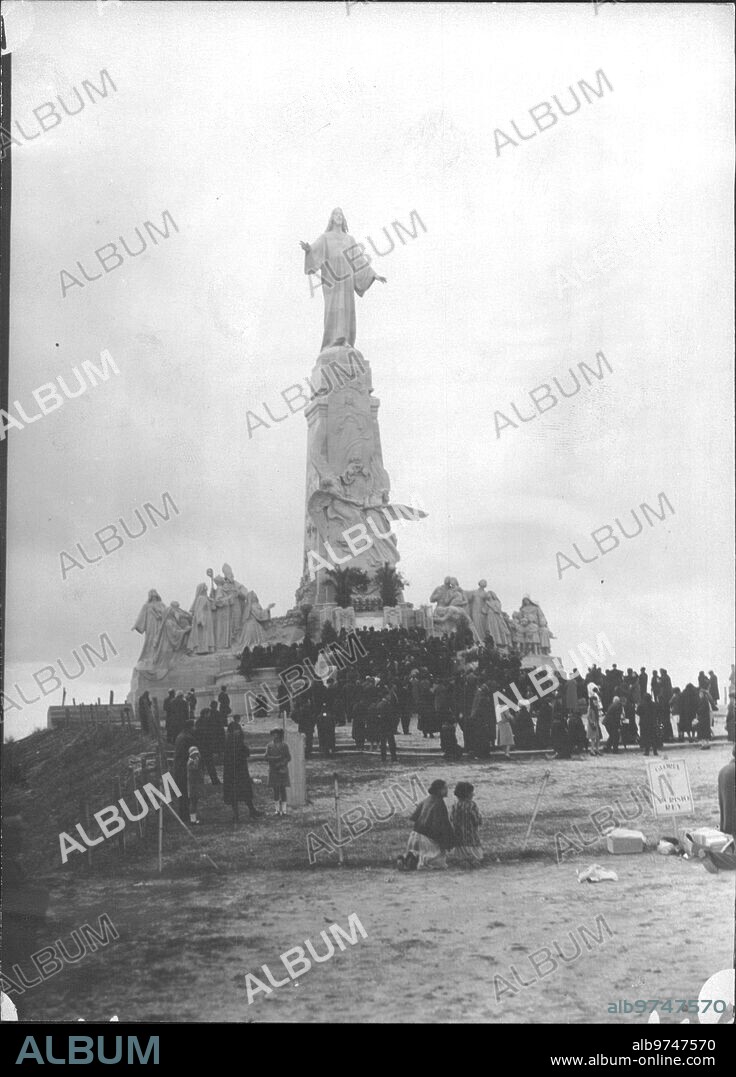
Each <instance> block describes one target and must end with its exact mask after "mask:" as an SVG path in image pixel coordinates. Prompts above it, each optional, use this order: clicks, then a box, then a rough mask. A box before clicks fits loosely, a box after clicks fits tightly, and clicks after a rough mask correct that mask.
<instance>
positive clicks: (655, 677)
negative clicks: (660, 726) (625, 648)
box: [649, 669, 659, 703]
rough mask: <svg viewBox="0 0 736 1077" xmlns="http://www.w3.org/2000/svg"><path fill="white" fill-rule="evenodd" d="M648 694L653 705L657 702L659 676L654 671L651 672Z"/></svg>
mask: <svg viewBox="0 0 736 1077" xmlns="http://www.w3.org/2000/svg"><path fill="white" fill-rule="evenodd" d="M649 694H650V696H651V697H652V699H653V700H654V702H655V703H657V702H658V701H659V674H658V673H657V671H656V669H653V670H652V687H651V690H650V692H649Z"/></svg>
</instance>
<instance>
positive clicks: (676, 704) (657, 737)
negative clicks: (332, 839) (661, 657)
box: [244, 629, 733, 760]
mask: <svg viewBox="0 0 736 1077" xmlns="http://www.w3.org/2000/svg"><path fill="white" fill-rule="evenodd" d="M357 635H358V637H359V639H360V643H361V644H362V650H363V651H365V652H366V653H365V654H364V656H362V657H358V658H356V660H355V661H354V662H353V663H352V664H351V665H350V666H348V667H347V668H343V669H341V670H333V672H332V675H331V676H330V677H329V678H327V680H326V682H323V681H321V680H319V679H317V680H315V682H314V683H313V684H312V685H311V686H310V689H309V691H307V692H304V693H302V694H301V695H299V696H298V697H297V698H296V699H295V700H293V701H292V700H290V699H289V697H288V694H287V693H286V692H285V691H284V693H283V695H282V696H280V700H279V702H280V707H281V708H282V710H283V712H284V713H287V714H290V716H291V718H292V719H293V720H294V722H295V723H296V724H297V726H298V728H299V730H300V731H301V732H303V733H304V735H305V739H306V750H307V755H311V754H312V752H313V750H314V737H315V733H316V735H317V737H318V743H319V750H320V752H321V753H322V754H323V755H325V756H329V755H333V754H334V752H335V726H336V725H345V724H348V723H349V724H350V726H351V732H352V737H353V740H354V742H355V746H356V747H357V748H358V749H359V750H363V749H364V748H365V747H366V746H369V747H371V748H373V749H374V750H375V749H379V750H380V752H381V757H382V759H384V760H387V759H388V758H389V755H390V757H391V759H396V753H397V747H396V737H397V735H399V730H400V731H401V734H404V735H408V734H409V733H410V732H411V731H412V723H413V722H415V721H416V728H417V729H418V730H419V731H420V732H421V733H422V735H423V737H424V738H425V739H434V738H435V737H438V738H439V742H440V746H441V749H442V752H443V754H444V756H445V758H446V759H448V760H453V759H459V758H461V757H462V756H463V755H466V756H470V757H474V758H479V759H483V758H488V757H490V755H491V753H492V752H493V751H495V750H500V751H501V752H502V753H503V755H504V756H506V757H508V756H509V755H510V753H511V750H512V749H516V750H534V749H542V750H553V751H554V753H555V755H556V756H557V757H559V758H570V757H571V756H572V755H575V754H580V753H590V754H591V755H597V754H599V753H600V752H601V751H607V752H609V751H610V752H617V751H618V750H619V748H620V747H623V748H626V747H628V746H630V745H637V744H638V745H640V746H641V748H642V750H643V751H644V752H645V754H649V752H650V751H652V752H654V753H655V754H656V753H657V751H658V749H659V747H661V745H662V744H663V743H665V742H667V741H673V740H676V739H679V740H681V741H682V740H685V739H687V740H693V739H695V738H696V737H697V739H698V740H699V741H702V742H704V743H705V742H708V741H709V740H710V739H711V731H712V720H711V714H712V712H713V711H714V710H716V709H717V707H718V704H719V700H720V690H719V685H718V680H717V677H716V675H715V674H714V673H713V671H712V670H711V671H710V672H709V673H708V674H707V675H706V674H705V673H704V672H703V671H701V672H700V673H699V675H698V678H697V680H698V684H697V687H696V685H694V684H692V683H688V684H686V685H685V687H684V688H683V689H680V688H679V687H677V686H673V684H672V681H671V678H670V677H669V674H668V673H667V670H666V669H660V670H654V671H652V674H651V677H650V675H649V673H648V672H647V670H646V669H645V668H644V667H642V668H641V669H640V671H639V672H638V673H636V672H635V671H634V670H633V669H631V668H629V669H627V670H626V671H625V672H624V671H623V670H619V669H618V667H617V666H616V664H613V665H612V667H611V668H610V669H607V670H605V671H604V670H602V669H601V668H600V667H599V666H597V665H593V666H592V667H591V668H590V669H589V670H588V671H587V674H586V675H585V676H582V675H581V674H577V675H575V676H570V677H566V676H565V675H564V674H563V673H561V672H560V673H558V681H559V684H558V685H557V687H556V688H555V690H554V691H551V692H549V693H548V694H547V695H545V696H543V697H542V698H537V699H534V697H536V696H537V695H538V692H537V689H536V687H535V685H534V684H533V683H532V681H531V680H530V678H529V671H528V670H527V669H522V666H521V656H520V655H519V654H517V653H515V652H513V651H512V652H510V653H509V652H506V651H503V652H502V651H500V650H498V649H496V648H495V647H494V646H493V643H492V641H491V640H490V639H488V640H487V641H486V643H485V644H484V645H482V646H469V643H470V641H469V640H468V638H467V637H465V636H463V635H462V634H453V635H451V636H444V637H435V636H429V635H427V634H426V632H425V630H424V629H392V630H390V631H378V632H377V631H374V630H371V629H367V630H363V631H359V632H358V633H357ZM327 639H328V640H329V636H328V637H327ZM343 642H344V641H343ZM310 646H311V647H312V648H313V649H314V655H316V653H317V648H316V646H315V645H314V644H311V645H308V648H309V647H310ZM308 648H307V649H304V648H303V646H297V647H291V648H283V649H282V651H281V652H280V653H279V651H278V649H270V652H269V653H265V652H266V651H267V649H266V648H261V649H260V650H262V651H263V652H264V653H263V654H260V653H259V654H256V655H255V656H254V657H253V658H252V661H253V662H258V663H260V662H263V663H264V664H265V662H266V661H270V662H272V663H273V664H274V665H275V666H276V668H279V667H280V666H281V665H282V664H283V666H286V665H288V664H293V663H294V662H297V661H300V660H302V659H303V658H304V657H310V655H309V653H308ZM314 655H312V657H314ZM244 657H245V656H244ZM250 661H251V658H250V657H248V662H250ZM246 664H247V663H246ZM498 695H500V696H502V697H503V699H504V700H510V701H511V703H512V704H513V707H511V708H509V707H506V706H505V705H504V703H503V701H501V702H500V703H499V700H498V698H497V696H498ZM524 700H530V702H529V704H526V703H524ZM675 727H676V729H675ZM604 730H605V734H604ZM727 731H728V735H729V737H730V738H731V739H733V693H732V692H731V700H730V705H729V711H728V717H727ZM460 734H461V736H462V745H461V744H460Z"/></svg>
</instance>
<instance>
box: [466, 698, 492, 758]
mask: <svg viewBox="0 0 736 1077" xmlns="http://www.w3.org/2000/svg"><path fill="white" fill-rule="evenodd" d="M463 736H464V738H465V750H466V751H467V752H468V753H469V754H470V755H471V756H474V757H475V758H476V759H488V758H489V757H490V754H491V745H492V744H493V743H494V742H495V740H496V712H495V709H494V707H493V697H492V695H491V691H490V688H489V687H488V685H487V684H485V683H482V684H481V685H480V686H479V687H478V689H477V690H476V693H475V698H474V699H473V705H472V707H471V708H470V716H469V717H467V718H466V719H465V727H464V730H463Z"/></svg>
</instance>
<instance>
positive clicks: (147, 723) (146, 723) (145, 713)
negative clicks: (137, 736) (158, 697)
mask: <svg viewBox="0 0 736 1077" xmlns="http://www.w3.org/2000/svg"><path fill="white" fill-rule="evenodd" d="M138 721H139V722H140V723H141V732H142V733H145V734H149V733H152V732H153V704H152V703H151V697H150V696H149V694H148V692H143V694H142V695H141V697H140V699H139V700H138Z"/></svg>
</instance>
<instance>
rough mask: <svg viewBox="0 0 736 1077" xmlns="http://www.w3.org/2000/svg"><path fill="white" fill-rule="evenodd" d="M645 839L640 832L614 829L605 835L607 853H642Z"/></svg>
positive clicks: (621, 828) (620, 828)
mask: <svg viewBox="0 0 736 1077" xmlns="http://www.w3.org/2000/svg"><path fill="white" fill-rule="evenodd" d="M644 845H645V838H644V835H643V834H642V832H641V830H626V829H625V828H624V827H616V828H615V829H614V830H609V831H608V833H607V834H606V848H607V849H608V851H609V853H614V854H616V853H643V852H644Z"/></svg>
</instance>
